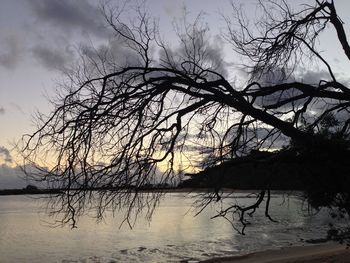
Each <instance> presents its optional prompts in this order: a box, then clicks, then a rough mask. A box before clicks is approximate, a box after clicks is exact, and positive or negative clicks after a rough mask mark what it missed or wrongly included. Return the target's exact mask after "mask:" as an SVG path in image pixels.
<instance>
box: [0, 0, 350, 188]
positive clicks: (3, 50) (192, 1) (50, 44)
mask: <svg viewBox="0 0 350 263" xmlns="http://www.w3.org/2000/svg"><path fill="white" fill-rule="evenodd" d="M110 2H111V3H112V4H115V5H118V1H117V0H115V1H110ZM119 2H122V1H119ZM233 2H236V3H237V4H240V3H243V2H244V3H245V5H246V7H247V8H246V9H245V10H247V16H248V17H253V16H254V12H255V11H254V10H255V8H254V1H253V0H250V1H243V0H234V1H233ZM290 2H291V3H292V4H293V5H296V4H299V2H300V1H290ZM307 2H309V3H310V2H313V1H307ZM99 3H100V2H99V1H97V0H15V1H14V0H1V8H0V32H1V33H0V189H1V188H7V187H9V185H10V184H11V180H10V181H8V180H9V179H8V178H7V177H8V176H10V173H11V174H12V173H13V171H12V170H11V169H10V166H15V165H16V164H15V162H14V160H15V159H16V158H15V156H14V151H11V149H12V147H13V143H15V142H16V141H18V140H19V139H20V138H21V136H22V135H23V134H25V133H31V132H32V131H34V128H35V126H34V124H33V123H32V116H33V115H34V114H35V112H36V111H40V112H44V113H45V112H46V113H47V112H49V110H50V104H49V103H48V100H47V97H51V96H53V94H54V93H55V90H56V89H57V83H58V82H59V81H60V79H61V78H62V74H61V70H62V69H65V68H68V67H70V66H71V65H72V63H73V62H74V59H76V58H77V50H78V49H79V47H81V46H92V45H93V46H95V47H98V46H99V45H103V44H106V43H108V40H109V39H110V37H111V35H110V33H109V32H108V30H107V29H106V26H105V23H104V20H103V17H102V15H101V12H100V9H99ZM229 3H230V2H229V1H228V0H219V1H212V0H187V1H186V0H182V1H174V0H148V1H147V3H146V4H147V8H148V10H149V12H150V13H151V15H153V16H155V17H158V18H159V19H160V30H161V34H162V35H163V36H164V37H166V38H167V39H168V40H169V41H170V42H171V40H172V38H173V37H174V36H175V34H174V33H172V32H173V30H172V21H173V20H174V18H176V17H179V16H181V15H182V14H183V10H184V6H186V10H187V11H188V12H190V17H191V16H192V17H193V16H195V15H197V14H198V13H199V12H200V11H204V13H205V21H206V22H207V23H208V25H209V26H210V28H211V35H212V36H215V35H217V34H219V33H220V30H222V29H223V28H224V24H223V20H222V18H221V16H220V13H225V12H227V10H229V9H230V4H229ZM336 4H337V6H338V13H339V15H340V17H341V18H342V19H343V20H344V22H345V24H346V25H347V24H350V18H349V16H348V13H349V11H350V2H349V1H347V0H338V1H337V0H336ZM347 28H348V29H349V28H350V26H349V27H347ZM348 35H350V34H349V33H348ZM323 45H324V49H325V50H328V51H327V52H328V53H327V56H329V58H330V59H331V62H332V63H334V66H335V67H336V68H337V69H338V70H339V72H341V74H346V68H348V66H349V65H347V64H344V63H342V62H341V57H342V56H341V50H340V49H341V48H340V46H339V45H337V46H335V43H334V41H333V40H332V37H329V36H327V37H325V38H324V43H323ZM228 51H229V49H227V51H226V52H228ZM230 55H231V54H228V53H227V54H225V56H226V57H227V58H231V56H230ZM349 74H350V73H349ZM10 170H11V172H10ZM5 174H6V178H7V179H6V180H7V181H6V182H7V183H6V187H4V186H5V184H4V182H5V180H2V179H1V178H5ZM11 176H12V175H11Z"/></svg>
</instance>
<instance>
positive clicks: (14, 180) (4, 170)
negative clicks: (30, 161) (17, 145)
mask: <svg viewBox="0 0 350 263" xmlns="http://www.w3.org/2000/svg"><path fill="white" fill-rule="evenodd" d="M25 186H26V180H25V174H24V173H23V171H22V170H21V168H20V167H18V166H16V167H11V166H8V165H6V164H0V189H21V188H23V187H25Z"/></svg>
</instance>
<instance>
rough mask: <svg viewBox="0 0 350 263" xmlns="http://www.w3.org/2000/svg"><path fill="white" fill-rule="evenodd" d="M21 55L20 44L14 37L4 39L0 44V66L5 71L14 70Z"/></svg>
mask: <svg viewBox="0 0 350 263" xmlns="http://www.w3.org/2000/svg"><path fill="white" fill-rule="evenodd" d="M21 53H22V49H21V47H20V43H19V41H18V40H17V39H16V38H15V37H14V36H10V37H7V38H4V39H3V40H2V41H1V43H0V65H1V66H3V67H5V68H7V69H13V68H15V67H16V66H17V64H18V63H19V61H20V55H21Z"/></svg>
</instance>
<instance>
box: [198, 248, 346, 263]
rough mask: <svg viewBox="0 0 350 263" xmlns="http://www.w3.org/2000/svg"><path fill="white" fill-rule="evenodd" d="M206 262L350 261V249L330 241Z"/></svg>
mask: <svg viewBox="0 0 350 263" xmlns="http://www.w3.org/2000/svg"><path fill="white" fill-rule="evenodd" d="M202 262H205V263H221V262H225V263H229V262H232V263H350V249H346V246H343V245H339V244H335V243H328V244H321V245H311V246H302V247H289V248H281V249H278V250H266V251H262V252H256V253H251V254H247V255H243V256H232V257H224V258H215V259H209V260H205V261H202Z"/></svg>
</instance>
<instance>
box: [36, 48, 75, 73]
mask: <svg viewBox="0 0 350 263" xmlns="http://www.w3.org/2000/svg"><path fill="white" fill-rule="evenodd" d="M32 51H33V55H34V58H36V59H37V60H38V61H39V63H40V64H42V65H43V66H44V67H45V68H46V69H49V70H57V69H58V70H60V69H64V68H65V66H66V64H67V63H68V62H69V61H71V60H72V58H73V57H74V54H73V52H72V51H70V50H69V49H68V48H65V49H53V48H50V47H47V46H36V47H34V48H33V50H32Z"/></svg>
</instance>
